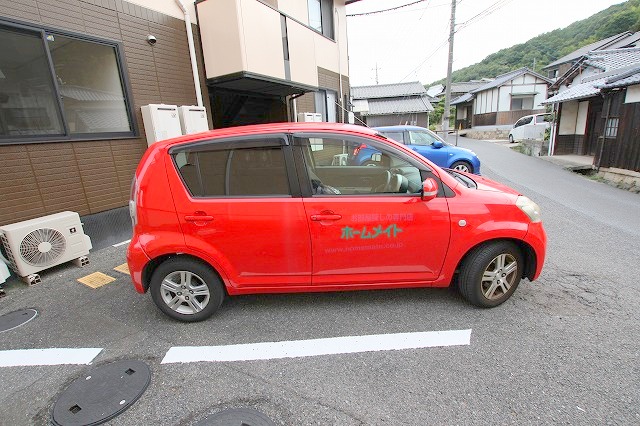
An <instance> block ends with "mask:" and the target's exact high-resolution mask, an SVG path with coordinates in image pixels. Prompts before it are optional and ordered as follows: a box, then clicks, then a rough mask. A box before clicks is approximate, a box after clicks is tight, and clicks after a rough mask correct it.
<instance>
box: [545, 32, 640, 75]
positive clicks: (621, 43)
mask: <svg viewBox="0 0 640 426" xmlns="http://www.w3.org/2000/svg"><path fill="white" fill-rule="evenodd" d="M639 43H640V32H636V33H632V32H629V31H625V32H622V33H620V34H616V35H613V36H610V37H607V38H605V39H602V40H598V41H596V42H593V43H591V44H588V45H586V46H583V47H581V48H580V49H576V50H574V51H573V52H571V53H569V54H567V55H565V56H563V57H561V58H558V59H556V60H555V61H553V62H551V63H550V64H549V65H547V66H546V67H544V68H543V69H542V70H543V71H544V72H545V73H546V74H547V77H548V78H551V79H556V78H558V77H560V76H562V75H564V74H565V73H566V72H567V71H569V69H570V68H571V67H573V66H574V65H575V64H576V63H577V62H578V61H579V60H580V59H581V58H582V57H583V56H584V55H586V54H587V53H589V52H595V51H598V50H612V49H622V48H627V47H635V46H637V45H638V44H639Z"/></svg>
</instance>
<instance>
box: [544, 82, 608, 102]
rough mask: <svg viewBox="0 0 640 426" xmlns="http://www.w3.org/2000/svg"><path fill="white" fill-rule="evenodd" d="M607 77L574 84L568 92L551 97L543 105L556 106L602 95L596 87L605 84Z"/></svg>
mask: <svg viewBox="0 0 640 426" xmlns="http://www.w3.org/2000/svg"><path fill="white" fill-rule="evenodd" d="M605 80H606V77H603V78H600V79H597V80H592V81H589V82H587V83H580V84H573V85H571V86H570V87H569V88H568V89H567V90H564V91H562V92H560V93H558V94H557V95H555V96H552V97H550V98H549V99H547V100H546V101H544V102H542V104H543V105H544V104H555V103H559V102H566V101H574V100H577V99H585V98H590V97H592V96H595V95H597V94H599V93H600V89H599V88H597V87H596V85H598V84H602V83H604V82H605Z"/></svg>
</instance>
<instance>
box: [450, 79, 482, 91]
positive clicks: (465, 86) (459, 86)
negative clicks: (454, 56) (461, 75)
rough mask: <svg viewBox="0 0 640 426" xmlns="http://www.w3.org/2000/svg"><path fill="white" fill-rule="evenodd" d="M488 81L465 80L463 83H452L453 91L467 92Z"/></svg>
mask: <svg viewBox="0 0 640 426" xmlns="http://www.w3.org/2000/svg"><path fill="white" fill-rule="evenodd" d="M487 83H488V82H487V81H463V82H461V83H451V93H467V92H470V91H472V90H474V89H477V88H478V87H480V86H484V85H485V84H487Z"/></svg>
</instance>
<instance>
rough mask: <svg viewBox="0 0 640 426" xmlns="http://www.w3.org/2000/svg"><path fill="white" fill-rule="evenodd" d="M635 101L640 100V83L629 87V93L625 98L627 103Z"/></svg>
mask: <svg viewBox="0 0 640 426" xmlns="http://www.w3.org/2000/svg"><path fill="white" fill-rule="evenodd" d="M634 102H640V85H635V86H629V87H627V94H626V95H625V98H624V103H625V104H632V103H634Z"/></svg>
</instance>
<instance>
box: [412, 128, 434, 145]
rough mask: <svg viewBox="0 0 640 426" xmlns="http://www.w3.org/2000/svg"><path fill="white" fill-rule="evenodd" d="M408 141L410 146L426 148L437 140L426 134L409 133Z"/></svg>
mask: <svg viewBox="0 0 640 426" xmlns="http://www.w3.org/2000/svg"><path fill="white" fill-rule="evenodd" d="M409 139H410V140H411V145H422V146H428V145H431V144H432V143H434V142H435V141H436V140H437V139H436V138H435V137H433V136H432V135H430V134H429V133H426V132H411V131H410V132H409Z"/></svg>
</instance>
